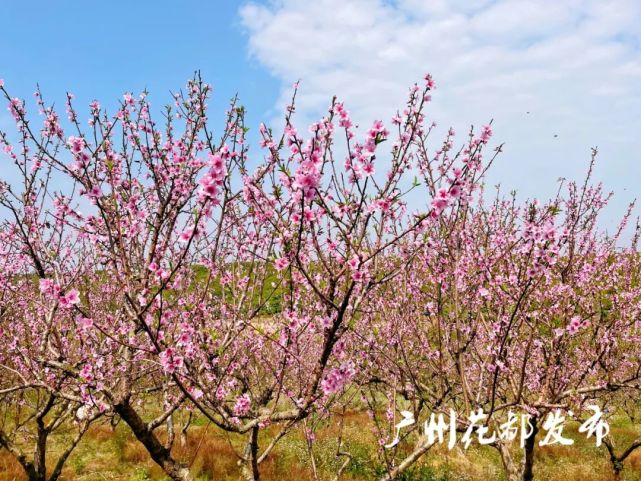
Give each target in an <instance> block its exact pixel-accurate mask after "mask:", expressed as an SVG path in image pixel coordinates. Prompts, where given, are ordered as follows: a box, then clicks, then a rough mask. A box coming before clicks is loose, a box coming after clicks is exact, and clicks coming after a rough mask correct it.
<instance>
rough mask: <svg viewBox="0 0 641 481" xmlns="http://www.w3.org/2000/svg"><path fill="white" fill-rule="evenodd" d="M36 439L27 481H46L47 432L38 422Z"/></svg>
mask: <svg viewBox="0 0 641 481" xmlns="http://www.w3.org/2000/svg"><path fill="white" fill-rule="evenodd" d="M38 424H39V426H38V439H37V440H36V448H35V450H34V453H33V471H32V472H31V473H29V481H46V479H47V463H46V461H47V436H48V435H49V433H48V432H47V430H46V429H45V427H44V425H41V423H40V422H38Z"/></svg>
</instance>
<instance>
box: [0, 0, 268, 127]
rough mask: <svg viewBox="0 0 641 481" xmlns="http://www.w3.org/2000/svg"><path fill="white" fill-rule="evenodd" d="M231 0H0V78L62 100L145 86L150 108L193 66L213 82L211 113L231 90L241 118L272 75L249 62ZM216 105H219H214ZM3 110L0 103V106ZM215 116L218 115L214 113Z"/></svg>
mask: <svg viewBox="0 0 641 481" xmlns="http://www.w3.org/2000/svg"><path fill="white" fill-rule="evenodd" d="M240 6H241V2H235V1H220V2H216V1H209V2H207V1H195V0H189V1H180V2H177V1H167V0H156V1H122V0H109V1H104V2H102V1H101V2H97V1H87V0H83V1H80V0H75V1H61V2H51V1H42V0H39V1H14V0H6V1H3V2H2V5H1V6H0V17H2V18H3V21H2V28H1V29H0V46H1V51H2V54H1V55H0V78H4V80H5V83H6V85H7V88H8V89H9V90H10V91H11V92H12V94H13V95H16V96H20V97H30V96H31V94H32V93H33V90H34V87H35V85H36V83H39V84H40V86H41V88H42V90H43V92H44V95H45V99H47V100H49V101H56V103H57V104H58V105H63V104H62V102H64V94H65V92H66V91H70V92H72V93H74V95H75V96H76V101H77V105H86V104H87V102H89V101H91V100H92V99H94V98H97V99H98V100H100V101H101V102H102V103H104V104H107V105H108V104H109V103H110V101H114V100H116V99H119V98H121V95H122V93H123V92H125V91H134V92H139V91H141V90H142V89H143V88H145V87H146V88H147V89H148V90H149V91H150V92H151V95H152V97H151V98H152V103H153V104H154V105H157V106H159V105H162V104H164V103H165V102H169V101H171V98H170V96H169V91H170V90H172V91H176V90H177V89H179V88H181V87H182V86H183V85H184V84H185V81H186V80H187V79H188V78H189V77H190V76H191V75H192V74H193V72H194V71H195V70H197V69H200V70H201V72H202V74H203V77H204V78H205V80H206V81H207V82H209V83H211V84H213V85H214V87H215V89H216V95H215V97H214V100H213V101H212V108H214V109H217V111H221V109H222V108H224V105H226V103H227V101H228V99H229V98H230V97H231V96H233V95H234V94H235V93H236V92H238V93H239V94H240V96H241V98H242V100H243V102H244V103H245V104H246V105H248V106H250V107H251V108H250V109H249V111H250V112H249V116H250V117H249V119H250V121H256V122H257V121H258V120H259V119H260V118H262V117H264V115H265V112H267V111H269V110H270V109H271V108H272V107H273V105H274V102H275V100H276V97H277V95H278V80H277V79H276V78H274V77H272V76H271V75H269V73H268V72H267V70H265V69H264V68H262V67H261V65H260V64H259V63H258V61H257V60H255V59H253V60H252V59H250V57H249V53H248V49H247V35H246V34H245V33H244V32H245V30H244V28H243V26H242V24H241V21H240V17H239V15H238V9H239V7H240ZM221 112H222V111H221ZM3 114H4V109H3ZM221 117H222V115H221Z"/></svg>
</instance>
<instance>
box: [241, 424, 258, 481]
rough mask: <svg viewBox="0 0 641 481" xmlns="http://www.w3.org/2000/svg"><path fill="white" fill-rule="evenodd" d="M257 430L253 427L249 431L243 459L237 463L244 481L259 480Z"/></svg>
mask: <svg viewBox="0 0 641 481" xmlns="http://www.w3.org/2000/svg"><path fill="white" fill-rule="evenodd" d="M258 429H259V428H258V427H254V428H252V430H251V431H250V435H249V441H247V445H246V446H245V452H244V453H243V459H242V460H240V461H239V462H238V463H239V464H240V466H241V467H240V475H241V479H242V480H244V481H259V480H260V472H259V471H258Z"/></svg>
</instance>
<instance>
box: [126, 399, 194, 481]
mask: <svg viewBox="0 0 641 481" xmlns="http://www.w3.org/2000/svg"><path fill="white" fill-rule="evenodd" d="M114 409H115V411H116V412H117V413H118V415H119V416H120V417H121V418H122V420H123V421H125V422H126V423H127V425H128V426H129V427H130V428H131V430H132V432H133V433H134V436H136V439H138V441H140V442H141V443H142V444H143V445H144V446H145V448H147V452H148V453H149V455H150V456H151V459H153V460H154V461H155V462H156V464H158V466H160V467H161V468H162V469H163V471H164V472H165V473H166V474H167V476H169V477H170V478H171V479H172V480H173V481H193V478H192V476H191V473H190V472H189V468H188V467H187V466H185V465H183V464H181V463H179V462H177V461H176V460H174V459H173V458H172V457H171V452H170V450H169V449H168V448H166V447H165V446H163V444H162V443H161V442H160V441H159V440H158V438H157V437H156V435H155V434H154V433H153V432H152V431H151V430H149V429H148V428H147V425H146V424H145V422H144V421H143V420H142V419H141V417H140V416H139V415H138V413H137V412H136V411H135V409H133V408H132V407H131V406H130V405H129V402H127V401H123V402H121V403H118V404H116V405H115V406H114Z"/></svg>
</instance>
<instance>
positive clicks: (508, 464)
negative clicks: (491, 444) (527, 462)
mask: <svg viewBox="0 0 641 481" xmlns="http://www.w3.org/2000/svg"><path fill="white" fill-rule="evenodd" d="M496 447H497V449H498V450H499V454H500V455H501V462H502V463H503V467H504V468H505V481H521V478H522V473H521V466H520V465H519V464H518V463H517V462H515V461H514V458H513V457H512V454H511V453H510V450H509V449H508V447H507V446H506V445H505V444H503V443H502V442H500V441H498V442H497V443H496Z"/></svg>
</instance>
